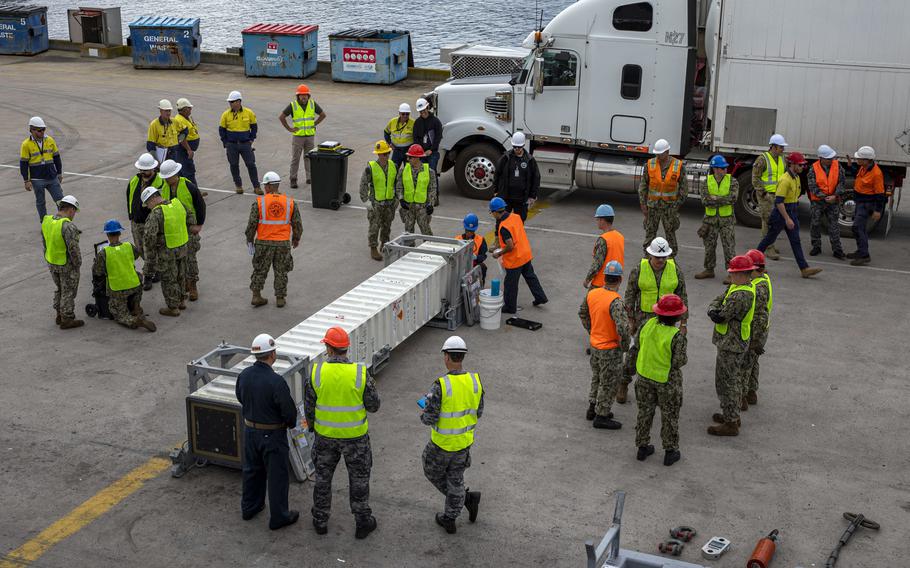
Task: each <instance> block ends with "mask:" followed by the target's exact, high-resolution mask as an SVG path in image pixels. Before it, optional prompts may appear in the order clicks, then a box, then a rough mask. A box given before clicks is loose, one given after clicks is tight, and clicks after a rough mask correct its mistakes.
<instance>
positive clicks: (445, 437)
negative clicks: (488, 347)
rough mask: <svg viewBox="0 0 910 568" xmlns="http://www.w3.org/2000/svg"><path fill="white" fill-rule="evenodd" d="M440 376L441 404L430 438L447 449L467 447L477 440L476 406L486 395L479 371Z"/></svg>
mask: <svg viewBox="0 0 910 568" xmlns="http://www.w3.org/2000/svg"><path fill="white" fill-rule="evenodd" d="M437 380H438V381H439V386H440V390H441V391H442V405H441V408H440V412H439V420H438V421H437V422H436V424H435V425H434V426H433V429H432V430H431V431H430V439H431V440H433V443H434V444H436V445H437V446H439V447H440V448H442V449H443V450H445V451H447V452H457V451H459V450H463V449H465V448H468V447H470V446H471V444H473V443H474V427H475V425H476V424H477V409H478V408H479V407H480V397H481V395H483V386H482V385H481V384H480V378H479V377H478V376H477V374H476V373H462V374H460V375H453V374H451V373H449V374H447V375H443V376H441V377H439V379H437Z"/></svg>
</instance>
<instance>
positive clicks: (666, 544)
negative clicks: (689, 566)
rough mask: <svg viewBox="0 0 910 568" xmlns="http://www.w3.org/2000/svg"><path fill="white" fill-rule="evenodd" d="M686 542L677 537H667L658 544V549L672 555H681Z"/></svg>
mask: <svg viewBox="0 0 910 568" xmlns="http://www.w3.org/2000/svg"><path fill="white" fill-rule="evenodd" d="M685 546H686V543H684V542H683V541H681V540H677V539H675V538H671V539H667V540H665V541H663V542H662V543H660V544H658V545H657V550H659V551H660V552H662V553H663V554H669V555H670V556H679V555H680V554H682V551H683V548H685Z"/></svg>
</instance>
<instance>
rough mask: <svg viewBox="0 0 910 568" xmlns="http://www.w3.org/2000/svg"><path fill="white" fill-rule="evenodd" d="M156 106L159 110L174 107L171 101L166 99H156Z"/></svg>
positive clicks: (172, 108)
mask: <svg viewBox="0 0 910 568" xmlns="http://www.w3.org/2000/svg"><path fill="white" fill-rule="evenodd" d="M158 108H159V109H160V110H174V107H173V106H171V101H169V100H167V99H161V100H160V101H158Z"/></svg>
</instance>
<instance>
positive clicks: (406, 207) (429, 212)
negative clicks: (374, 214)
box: [398, 199, 433, 215]
mask: <svg viewBox="0 0 910 568" xmlns="http://www.w3.org/2000/svg"><path fill="white" fill-rule="evenodd" d="M398 203H399V204H400V205H401V208H402V209H404V210H405V211H409V210H410V209H411V204H410V203H408V202H407V201H405V200H404V199H399V200H398ZM426 210H427V215H432V214H433V206H432V205H430V204H429V203H428V204H427V205H426Z"/></svg>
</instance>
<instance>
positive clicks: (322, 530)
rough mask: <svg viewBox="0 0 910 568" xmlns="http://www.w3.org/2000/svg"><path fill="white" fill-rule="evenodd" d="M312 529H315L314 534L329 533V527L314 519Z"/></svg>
mask: <svg viewBox="0 0 910 568" xmlns="http://www.w3.org/2000/svg"><path fill="white" fill-rule="evenodd" d="M313 528H314V529H316V534H326V533H327V532H329V526H328V525H327V524H325V523H320V522H319V521H317V520H316V519H313Z"/></svg>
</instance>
